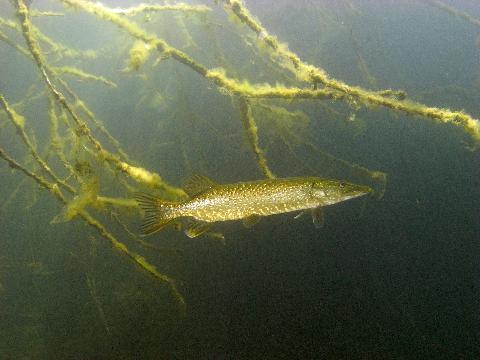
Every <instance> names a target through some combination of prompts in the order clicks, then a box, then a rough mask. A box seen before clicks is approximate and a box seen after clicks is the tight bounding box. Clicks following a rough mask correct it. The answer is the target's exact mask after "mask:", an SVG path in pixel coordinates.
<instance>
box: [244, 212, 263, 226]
mask: <svg viewBox="0 0 480 360" xmlns="http://www.w3.org/2000/svg"><path fill="white" fill-rule="evenodd" d="M259 221H260V215H250V216H247V217H245V218H243V219H242V222H243V226H245V227H246V228H251V227H252V226H253V225H255V224H257V223H258V222H259Z"/></svg>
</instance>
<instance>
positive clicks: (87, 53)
mask: <svg viewBox="0 0 480 360" xmlns="http://www.w3.org/2000/svg"><path fill="white" fill-rule="evenodd" d="M30 15H31V12H30ZM0 25H2V26H5V27H7V28H9V29H12V30H15V31H18V32H19V33H21V32H22V30H21V28H20V27H19V26H18V24H16V23H15V22H13V21H11V20H5V19H3V18H2V17H0ZM31 26H32V31H33V33H34V35H35V37H36V38H37V39H38V40H39V41H41V42H42V43H44V44H45V45H47V46H48V47H49V50H50V51H51V52H53V53H55V54H57V55H58V56H59V57H60V58H62V57H68V58H85V59H95V58H96V57H97V56H98V54H97V53H96V52H95V51H93V50H84V51H78V50H75V49H71V48H69V47H67V46H65V45H63V44H61V43H59V42H56V41H54V40H53V39H52V38H50V37H49V36H47V35H45V34H44V33H43V32H41V31H40V29H39V28H37V27H36V26H35V25H33V24H31Z"/></svg>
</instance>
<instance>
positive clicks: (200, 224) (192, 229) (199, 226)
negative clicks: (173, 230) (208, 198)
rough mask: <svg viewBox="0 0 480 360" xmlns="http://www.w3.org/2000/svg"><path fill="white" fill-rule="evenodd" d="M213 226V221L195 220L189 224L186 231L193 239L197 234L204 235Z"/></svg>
mask: <svg viewBox="0 0 480 360" xmlns="http://www.w3.org/2000/svg"><path fill="white" fill-rule="evenodd" d="M211 226H212V223H209V222H205V221H197V220H193V221H191V222H190V223H189V224H188V226H187V228H186V229H185V231H184V233H185V235H187V236H188V237H189V238H190V239H192V238H194V237H197V236H199V235H202V234H203V233H205V232H207V231H208V229H210V227H211Z"/></svg>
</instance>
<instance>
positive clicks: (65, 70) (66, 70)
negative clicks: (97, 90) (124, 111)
mask: <svg viewBox="0 0 480 360" xmlns="http://www.w3.org/2000/svg"><path fill="white" fill-rule="evenodd" d="M51 70H52V71H53V72H54V73H55V74H56V75H58V74H68V75H73V76H76V77H78V78H79V79H82V80H93V81H99V82H101V83H102V84H105V85H107V86H110V87H113V88H116V87H117V84H115V83H114V82H113V81H111V80H108V79H106V78H105V77H103V76H98V75H93V74H90V73H87V72H85V71H83V70H80V69H79V68H76V67H73V66H61V67H51Z"/></svg>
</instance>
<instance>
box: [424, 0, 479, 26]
mask: <svg viewBox="0 0 480 360" xmlns="http://www.w3.org/2000/svg"><path fill="white" fill-rule="evenodd" d="M427 4H430V5H432V6H435V7H437V8H439V9H442V10H445V11H446V12H448V13H450V14H452V15H455V16H458V17H459V18H462V19H464V20H467V21H468V22H469V23H471V24H473V25H475V26H478V27H480V19H478V18H476V17H473V16H472V15H470V14H468V13H466V12H463V11H460V10H458V9H455V8H454V7H451V6H450V5H447V4H445V3H444V2H442V1H437V0H428V1H427Z"/></svg>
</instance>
